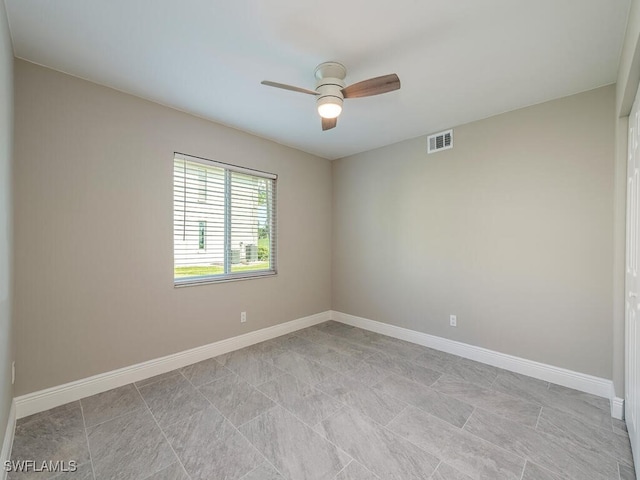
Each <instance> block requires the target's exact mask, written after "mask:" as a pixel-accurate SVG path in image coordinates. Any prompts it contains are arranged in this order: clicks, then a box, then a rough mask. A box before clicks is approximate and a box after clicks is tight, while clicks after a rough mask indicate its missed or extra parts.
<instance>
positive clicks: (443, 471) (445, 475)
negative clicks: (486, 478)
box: [431, 462, 473, 480]
mask: <svg viewBox="0 0 640 480" xmlns="http://www.w3.org/2000/svg"><path fill="white" fill-rule="evenodd" d="M431 480H473V479H472V478H471V477H469V476H468V475H465V474H464V473H462V472H460V471H459V470H456V469H455V468H453V467H452V466H451V465H447V464H446V463H444V462H442V463H440V465H438V469H437V470H436V473H434V474H433V477H431Z"/></svg>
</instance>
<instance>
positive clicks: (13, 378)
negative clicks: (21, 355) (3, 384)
mask: <svg viewBox="0 0 640 480" xmlns="http://www.w3.org/2000/svg"><path fill="white" fill-rule="evenodd" d="M14 383H16V362H11V385H13V384H14Z"/></svg>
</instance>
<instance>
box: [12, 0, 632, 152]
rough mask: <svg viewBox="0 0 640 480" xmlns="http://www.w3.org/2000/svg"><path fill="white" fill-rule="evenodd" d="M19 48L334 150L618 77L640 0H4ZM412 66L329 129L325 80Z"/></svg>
mask: <svg viewBox="0 0 640 480" xmlns="http://www.w3.org/2000/svg"><path fill="white" fill-rule="evenodd" d="M5 1H6V6H7V12H8V16H9V24H10V29H11V34H12V38H13V45H14V50H15V55H16V56H17V57H20V58H24V59H26V60H29V61H32V62H35V63H39V64H42V65H45V66H48V67H51V68H54V69H56V70H60V71H62V72H66V73H70V74H72V75H76V76H78V77H82V78H86V79H88V80H91V81H94V82H97V83H100V84H103V85H107V86H110V87H113V88H116V89H118V90H122V91H124V92H129V93H132V94H134V95H138V96H140V97H143V98H147V99H150V100H153V101H156V102H159V103H162V104H165V105H169V106H172V107H175V108H178V109H180V110H184V111H187V112H190V113H193V114H196V115H199V116H202V117H205V118H209V119H211V120H214V121H216V122H220V123H223V124H226V125H230V126H233V127H236V128H239V129H241V130H245V131H247V132H251V133H254V134H256V135H259V136H262V137H265V138H269V139H272V140H275V141H276V142H279V143H282V144H285V145H290V146H293V147H296V148H299V149H300V150H304V151H307V152H311V153H314V154H317V155H320V156H322V157H326V158H331V159H334V158H339V157H343V156H346V155H350V154H353V153H357V152H361V151H365V150H370V149H372V148H376V147H379V146H382V145H387V144H390V143H394V142H397V141H400V140H404V139H407V138H412V137H416V136H419V135H422V134H426V133H432V132H435V131H438V130H442V129H444V128H447V127H450V126H455V125H460V124H463V123H467V122H471V121H474V120H478V119H481V118H485V117H488V116H491V115H494V114H497V113H501V112H505V111H509V110H514V109H517V108H519V107H523V106H526V105H531V104H535V103H539V102H543V101H546V100H550V99H553V98H558V97H563V96H566V95H570V94H573V93H578V92H581V91H585V90H589V89H592V88H595V87H598V86H602V85H606V84H609V83H613V82H615V79H616V71H617V66H618V59H619V54H620V50H621V46H622V40H623V37H624V30H625V25H626V18H627V13H628V10H629V3H630V0H529V1H524V0H516V1H514V0H483V1H478V0H456V1H452V0H396V1H380V0H348V1H345V0H323V1H321V2H320V1H302V0H268V1H265V0H263V1H259V0H231V1H230V0H226V1H223V0H101V1H98V0H5ZM327 60H337V61H340V62H342V63H344V65H345V66H346V67H347V70H348V73H347V79H346V81H347V84H351V83H355V82H358V81H360V80H364V79H366V78H369V77H374V76H378V75H384V74H387V73H397V74H398V75H399V76H400V80H401V82H402V88H401V90H400V91H397V92H393V93H388V94H385V95H381V96H376V97H370V98H361V99H351V100H347V101H346V102H345V108H344V112H343V114H342V115H341V116H340V118H339V121H338V127H337V128H335V129H333V130H329V131H326V132H322V130H321V129H320V118H319V117H318V114H317V112H316V110H315V99H314V97H312V96H310V95H303V94H298V93H293V92H288V91H284V90H277V89H274V88H269V87H265V86H262V85H260V81H261V80H264V79H268V80H273V81H276V82H282V83H289V84H293V85H298V86H301V87H307V88H311V89H313V88H314V87H315V83H314V82H315V80H314V77H313V69H314V67H315V66H316V65H317V64H319V63H321V62H323V61H327Z"/></svg>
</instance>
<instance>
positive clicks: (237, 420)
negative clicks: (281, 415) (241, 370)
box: [199, 374, 275, 426]
mask: <svg viewBox="0 0 640 480" xmlns="http://www.w3.org/2000/svg"><path fill="white" fill-rule="evenodd" d="M199 390H200V392H201V393H202V394H203V395H204V396H205V397H207V399H208V400H209V401H210V402H211V403H212V404H213V406H214V407H216V408H217V409H218V410H219V411H220V412H221V413H222V414H223V415H224V416H225V417H227V419H228V420H229V421H230V422H231V423H233V424H234V425H236V426H239V425H242V424H243V423H246V422H248V421H249V420H251V419H253V418H255V417H257V416H258V415H260V414H261V413H263V412H265V411H266V410H268V409H270V408H273V407H275V403H273V401H271V400H270V399H269V398H267V397H266V396H265V395H264V394H263V393H262V392H260V391H258V390H257V389H256V388H255V387H253V386H252V385H249V384H248V383H247V382H245V381H244V380H242V379H241V378H240V377H239V376H237V375H235V374H234V375H228V376H226V377H224V378H221V379H220V380H216V381H215V382H212V383H208V384H206V385H203V386H202V387H200V389H199Z"/></svg>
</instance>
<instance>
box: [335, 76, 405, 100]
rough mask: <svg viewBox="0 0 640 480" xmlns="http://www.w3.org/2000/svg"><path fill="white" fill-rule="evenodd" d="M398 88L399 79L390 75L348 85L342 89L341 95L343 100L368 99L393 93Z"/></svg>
mask: <svg viewBox="0 0 640 480" xmlns="http://www.w3.org/2000/svg"><path fill="white" fill-rule="evenodd" d="M399 88H400V79H399V78H398V75H396V74H395V73H392V74H390V75H383V76H382V77H376V78H370V79H369V80H363V81H362V82H358V83H354V84H353V85H349V86H348V87H346V88H343V89H342V94H343V95H344V98H359V97H370V96H371V95H380V94H381V93H387V92H393V91H394V90H398V89H399Z"/></svg>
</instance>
